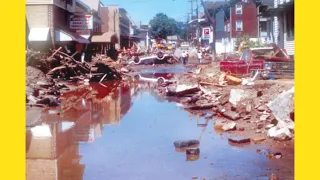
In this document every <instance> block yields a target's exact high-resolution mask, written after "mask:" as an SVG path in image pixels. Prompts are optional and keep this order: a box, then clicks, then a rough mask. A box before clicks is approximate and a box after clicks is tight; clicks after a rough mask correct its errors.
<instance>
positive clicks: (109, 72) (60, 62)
mask: <svg viewBox="0 0 320 180" xmlns="http://www.w3.org/2000/svg"><path fill="white" fill-rule="evenodd" d="M61 49H62V48H59V49H57V50H55V51H52V52H51V53H43V52H35V51H30V50H28V51H27V52H26V55H27V61H26V66H27V69H26V71H27V74H26V75H27V76H26V89H27V91H26V92H27V93H26V96H27V98H26V101H27V104H28V105H37V106H44V105H48V106H58V105H59V104H60V103H59V102H58V100H57V98H56V97H55V96H58V95H60V93H61V90H62V91H67V90H70V88H69V87H68V85H67V82H79V81H80V82H89V81H95V82H102V81H105V80H118V79H121V77H122V75H123V74H126V73H128V72H129V70H127V69H126V68H124V67H123V64H121V63H119V62H115V61H113V60H112V59H111V58H108V57H107V58H103V57H101V56H96V57H94V58H93V60H92V62H90V63H87V62H80V61H77V60H75V59H74V55H75V54H74V55H68V54H67V53H64V52H62V50H61Z"/></svg>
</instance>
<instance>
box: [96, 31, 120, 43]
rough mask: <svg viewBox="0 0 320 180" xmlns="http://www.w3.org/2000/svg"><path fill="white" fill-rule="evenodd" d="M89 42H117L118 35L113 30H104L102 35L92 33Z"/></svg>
mask: <svg viewBox="0 0 320 180" xmlns="http://www.w3.org/2000/svg"><path fill="white" fill-rule="evenodd" d="M91 42H96V43H114V44H116V43H118V37H117V35H116V34H115V33H114V32H105V33H103V34H102V35H94V36H92V38H91Z"/></svg>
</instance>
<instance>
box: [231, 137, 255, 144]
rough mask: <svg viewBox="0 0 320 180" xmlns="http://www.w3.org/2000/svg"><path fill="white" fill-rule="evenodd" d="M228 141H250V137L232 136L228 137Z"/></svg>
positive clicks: (240, 142) (238, 142)
mask: <svg viewBox="0 0 320 180" xmlns="http://www.w3.org/2000/svg"><path fill="white" fill-rule="evenodd" d="M228 141H229V142H231V143H236V144H242V143H250V138H248V137H245V136H238V137H230V138H228Z"/></svg>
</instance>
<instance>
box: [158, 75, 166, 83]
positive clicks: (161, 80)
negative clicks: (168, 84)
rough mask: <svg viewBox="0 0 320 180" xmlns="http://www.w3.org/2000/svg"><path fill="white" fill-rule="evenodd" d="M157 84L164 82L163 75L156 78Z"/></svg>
mask: <svg viewBox="0 0 320 180" xmlns="http://www.w3.org/2000/svg"><path fill="white" fill-rule="evenodd" d="M157 82H158V84H163V83H164V82H165V79H164V78H163V77H160V78H158V80H157Z"/></svg>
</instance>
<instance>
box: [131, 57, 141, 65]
mask: <svg viewBox="0 0 320 180" xmlns="http://www.w3.org/2000/svg"><path fill="white" fill-rule="evenodd" d="M133 62H135V63H137V64H139V63H140V59H139V57H138V56H134V58H133Z"/></svg>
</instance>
